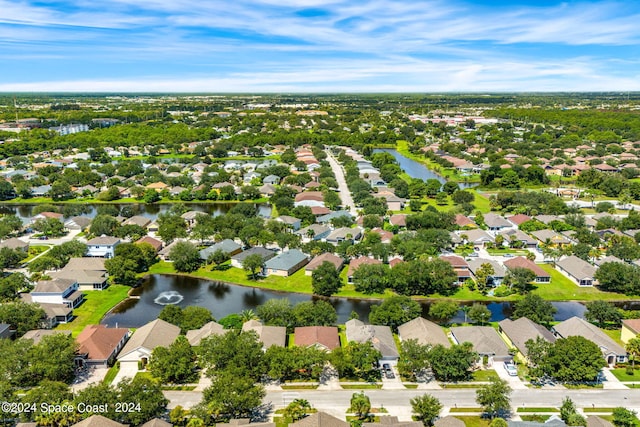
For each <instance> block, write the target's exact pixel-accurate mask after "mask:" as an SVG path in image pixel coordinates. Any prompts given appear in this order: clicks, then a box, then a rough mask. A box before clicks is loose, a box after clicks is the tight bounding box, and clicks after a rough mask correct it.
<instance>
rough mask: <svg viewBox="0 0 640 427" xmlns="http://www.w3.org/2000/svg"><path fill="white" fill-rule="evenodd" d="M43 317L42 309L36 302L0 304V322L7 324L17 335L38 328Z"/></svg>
mask: <svg viewBox="0 0 640 427" xmlns="http://www.w3.org/2000/svg"><path fill="white" fill-rule="evenodd" d="M44 317H45V313H44V310H43V309H42V308H41V307H40V306H39V305H38V304H27V303H24V302H22V301H16V302H8V303H4V304H0V323H7V324H9V325H10V326H11V328H12V329H15V330H16V335H17V336H18V337H21V336H22V335H24V333H25V332H27V331H30V330H32V329H39V328H40V326H41V325H42V320H43V319H44Z"/></svg>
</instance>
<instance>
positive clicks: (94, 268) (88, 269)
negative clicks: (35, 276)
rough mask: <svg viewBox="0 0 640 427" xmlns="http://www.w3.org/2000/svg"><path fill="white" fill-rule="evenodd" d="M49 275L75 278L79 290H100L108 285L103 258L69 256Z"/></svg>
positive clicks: (59, 277)
mask: <svg viewBox="0 0 640 427" xmlns="http://www.w3.org/2000/svg"><path fill="white" fill-rule="evenodd" d="M49 276H51V277H53V278H58V279H68V280H75V281H76V282H77V283H78V289H79V290H81V291H95V290H98V291H101V290H104V289H106V288H107V287H108V286H109V283H108V281H107V277H108V276H107V269H106V267H105V266H104V258H86V257H83V258H71V259H70V260H69V262H68V263H67V265H65V266H64V268H63V269H62V270H60V271H54V272H51V273H49Z"/></svg>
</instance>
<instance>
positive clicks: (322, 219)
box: [311, 208, 351, 224]
mask: <svg viewBox="0 0 640 427" xmlns="http://www.w3.org/2000/svg"><path fill="white" fill-rule="evenodd" d="M311 211H312V212H314V215H317V214H316V213H315V211H314V208H311ZM343 216H345V217H349V218H351V214H350V213H349V212H348V211H334V212H331V211H329V212H327V213H325V214H322V215H320V216H318V217H317V218H316V222H317V223H318V224H328V223H330V222H331V220H333V219H335V218H340V217H343Z"/></svg>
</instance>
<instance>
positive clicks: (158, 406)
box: [118, 376, 169, 426]
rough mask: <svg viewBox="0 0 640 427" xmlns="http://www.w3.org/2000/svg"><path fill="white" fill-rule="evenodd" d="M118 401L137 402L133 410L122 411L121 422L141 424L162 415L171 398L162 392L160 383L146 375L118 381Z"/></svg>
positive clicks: (134, 424)
mask: <svg viewBox="0 0 640 427" xmlns="http://www.w3.org/2000/svg"><path fill="white" fill-rule="evenodd" d="M118 402H131V403H132V404H135V405H134V406H133V407H132V408H131V409H132V410H131V411H126V412H122V413H120V416H119V419H118V421H119V422H122V423H126V424H130V425H133V426H139V425H141V424H143V423H145V422H147V421H149V420H151V419H152V418H157V417H161V416H162V415H164V413H165V412H166V410H167V405H168V403H169V400H167V399H166V398H165V397H164V395H163V394H162V388H161V387H160V384H159V383H158V382H156V381H154V380H151V379H149V378H146V377H141V376H136V377H134V378H133V379H129V378H125V379H123V380H121V381H120V383H118Z"/></svg>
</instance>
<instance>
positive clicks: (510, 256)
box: [503, 254, 513, 258]
mask: <svg viewBox="0 0 640 427" xmlns="http://www.w3.org/2000/svg"><path fill="white" fill-rule="evenodd" d="M503 256H504V257H505V258H513V254H504V255H503Z"/></svg>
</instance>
